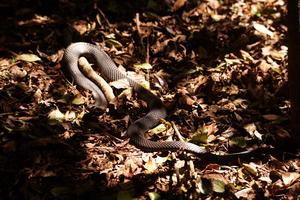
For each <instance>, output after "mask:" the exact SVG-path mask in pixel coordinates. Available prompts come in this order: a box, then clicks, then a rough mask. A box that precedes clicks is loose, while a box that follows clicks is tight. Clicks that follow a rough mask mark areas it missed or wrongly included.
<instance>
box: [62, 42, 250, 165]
mask: <svg viewBox="0 0 300 200" xmlns="http://www.w3.org/2000/svg"><path fill="white" fill-rule="evenodd" d="M81 56H91V57H92V58H93V59H94V60H95V62H96V65H97V66H98V67H99V69H100V73H101V76H103V77H104V78H105V79H106V80H107V81H116V80H119V79H124V78H125V79H127V80H128V82H129V84H130V86H131V87H133V89H134V91H135V92H136V93H137V94H138V96H141V97H142V98H143V99H144V100H146V101H147V102H148V104H149V108H150V111H149V112H148V114H146V115H145V116H144V117H142V118H140V119H138V120H137V121H135V122H134V123H132V124H131V125H130V126H129V128H128V130H127V134H126V135H127V136H128V137H129V138H130V140H129V141H130V143H131V144H133V145H134V146H136V147H137V148H139V149H141V150H143V151H147V152H154V151H176V150H183V151H187V152H191V153H194V154H198V155H199V154H200V155H209V157H213V158H215V159H214V160H215V161H218V159H223V158H224V156H225V157H227V158H236V157H239V156H243V155H247V154H248V153H249V152H250V151H244V152H240V153H233V154H226V155H215V154H211V153H209V152H208V151H207V150H206V149H204V148H201V147H200V146H197V145H195V144H193V143H188V142H180V141H165V142H160V141H159V142H154V141H151V140H148V139H146V138H145V137H144V133H145V132H146V131H147V130H149V129H150V128H152V127H154V126H155V125H156V124H157V123H158V122H159V120H160V119H162V118H165V117H166V116H167V111H166V108H165V106H164V104H163V103H162V101H161V100H160V98H158V97H157V96H155V95H154V94H153V93H152V92H150V91H149V90H147V89H145V88H144V87H142V86H141V85H139V84H138V83H137V82H135V81H134V80H132V79H130V78H128V77H127V76H126V75H124V74H123V73H122V72H120V71H119V70H118V68H117V66H116V65H115V63H114V62H113V61H112V59H111V58H110V57H109V56H108V55H107V54H106V53H105V52H104V51H103V50H102V49H100V48H99V47H97V46H96V45H93V44H89V43H84V42H78V43H73V44H71V45H69V46H68V47H67V49H66V50H65V53H64V58H63V60H64V62H65V64H66V66H67V69H68V71H69V73H70V74H71V76H72V78H73V79H74V81H75V82H76V83H77V84H78V85H79V86H81V87H83V88H84V89H87V90H90V91H91V92H92V94H93V97H94V98H95V105H96V106H98V107H102V108H105V107H106V106H107V101H106V98H105V96H104V94H103V93H102V91H101V89H99V87H98V86H97V85H96V84H95V83H93V82H92V81H91V80H89V79H88V78H87V77H86V76H85V75H84V74H83V73H82V72H81V71H80V70H79V68H78V59H79V57H81Z"/></svg>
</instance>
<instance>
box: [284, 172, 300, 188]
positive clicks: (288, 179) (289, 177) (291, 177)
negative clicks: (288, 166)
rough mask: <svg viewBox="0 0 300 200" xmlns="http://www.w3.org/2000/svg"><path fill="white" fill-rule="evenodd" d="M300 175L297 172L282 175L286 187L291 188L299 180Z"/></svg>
mask: <svg viewBox="0 0 300 200" xmlns="http://www.w3.org/2000/svg"><path fill="white" fill-rule="evenodd" d="M299 177H300V174H299V173H297V172H285V173H283V174H282V181H283V184H284V185H285V186H290V185H291V184H293V183H294V182H295V181H296V180H297V179H298V178H299Z"/></svg>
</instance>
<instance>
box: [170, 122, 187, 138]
mask: <svg viewBox="0 0 300 200" xmlns="http://www.w3.org/2000/svg"><path fill="white" fill-rule="evenodd" d="M171 124H172V127H173V129H174V131H175V134H176V136H177V137H178V139H179V141H181V142H184V139H183V137H182V136H181V134H180V132H179V130H178V128H177V127H176V124H175V123H174V122H171Z"/></svg>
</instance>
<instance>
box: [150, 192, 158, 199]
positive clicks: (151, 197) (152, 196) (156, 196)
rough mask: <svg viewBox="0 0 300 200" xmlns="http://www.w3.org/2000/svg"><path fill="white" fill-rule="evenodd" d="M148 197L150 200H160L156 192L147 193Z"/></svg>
mask: <svg viewBox="0 0 300 200" xmlns="http://www.w3.org/2000/svg"><path fill="white" fill-rule="evenodd" d="M148 196H149V198H150V200H158V199H160V195H159V194H158V193H157V192H149V193H148Z"/></svg>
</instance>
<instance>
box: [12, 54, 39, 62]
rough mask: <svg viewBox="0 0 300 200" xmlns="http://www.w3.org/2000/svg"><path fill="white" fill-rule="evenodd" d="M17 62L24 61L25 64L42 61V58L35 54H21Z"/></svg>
mask: <svg viewBox="0 0 300 200" xmlns="http://www.w3.org/2000/svg"><path fill="white" fill-rule="evenodd" d="M16 60H22V61H25V62H36V61H41V59H40V57H38V56H37V55H35V54H21V55H18V56H17V57H16Z"/></svg>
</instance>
